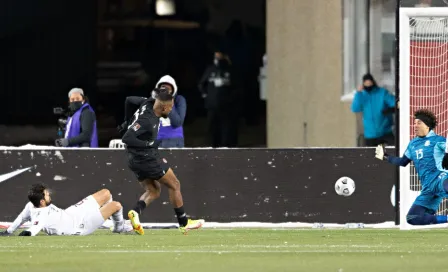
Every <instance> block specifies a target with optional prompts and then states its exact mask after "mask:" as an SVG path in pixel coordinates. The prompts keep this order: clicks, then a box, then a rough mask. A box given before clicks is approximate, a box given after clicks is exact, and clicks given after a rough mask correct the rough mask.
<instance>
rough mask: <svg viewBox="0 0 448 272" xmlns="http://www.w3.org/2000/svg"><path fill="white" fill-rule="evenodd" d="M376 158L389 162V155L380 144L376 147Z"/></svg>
mask: <svg viewBox="0 0 448 272" xmlns="http://www.w3.org/2000/svg"><path fill="white" fill-rule="evenodd" d="M375 158H377V159H378V160H387V154H386V149H385V148H384V145H382V144H380V145H378V146H377V147H376V149H375Z"/></svg>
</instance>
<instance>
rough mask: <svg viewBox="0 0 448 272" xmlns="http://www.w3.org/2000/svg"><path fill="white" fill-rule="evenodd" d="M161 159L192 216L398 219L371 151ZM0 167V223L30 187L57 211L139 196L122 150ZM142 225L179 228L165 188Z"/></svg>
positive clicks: (3, 156) (384, 170) (66, 153)
mask: <svg viewBox="0 0 448 272" xmlns="http://www.w3.org/2000/svg"><path fill="white" fill-rule="evenodd" d="M161 154H162V156H163V157H164V158H166V160H167V161H168V163H169V164H170V165H171V166H172V168H173V170H174V172H175V173H176V175H177V176H178V178H179V180H180V181H181V184H182V193H183V197H184V206H185V208H186V211H187V212H188V214H189V215H190V216H192V217H195V218H203V219H205V220H207V221H211V222H238V221H245V222H309V223H313V222H322V223H346V222H363V223H380V222H385V221H394V220H395V211H394V207H393V205H392V203H391V190H392V187H393V185H394V183H395V180H394V179H395V171H394V166H392V165H389V164H388V163H385V162H382V161H378V160H376V159H374V158H373V156H374V150H373V149H368V148H358V149H285V150H280V149H215V150H213V149H185V150H161ZM0 161H1V164H0V188H1V189H0V199H1V207H2V208H1V209H0V221H7V222H11V221H13V220H14V219H15V217H16V216H17V215H18V213H19V212H20V211H21V210H22V208H23V207H24V206H25V204H26V202H27V189H28V188H29V186H30V185H31V184H33V183H37V182H44V183H46V184H48V185H49V186H50V187H51V188H52V189H53V190H54V195H53V202H54V203H55V204H56V205H57V206H59V207H61V208H66V207H68V206H70V205H72V204H74V203H76V202H77V201H79V200H81V199H82V198H83V197H85V196H87V195H89V194H92V193H93V192H95V191H97V190H99V189H102V188H107V189H109V190H110V191H111V192H112V194H113V197H114V200H117V201H120V202H121V203H122V204H123V206H124V208H125V210H128V209H130V208H132V207H133V206H134V204H135V202H136V201H137V199H138V198H139V196H140V194H141V193H142V189H141V188H140V186H139V184H138V183H137V182H136V180H135V177H134V175H133V173H132V172H131V171H130V170H128V168H127V161H126V156H125V151H124V150H111V149H105V150H98V149H96V150H88V149H84V150H82V149H81V150H76V149H67V150H0ZM28 167H31V168H30V169H27V168H28ZM21 169H22V171H24V172H23V173H20V170H21ZM25 169H27V170H25ZM343 176H348V177H350V178H352V179H353V180H354V181H355V182H356V191H355V193H354V194H353V195H351V196H349V197H343V196H339V195H337V194H336V193H335V190H334V184H335V182H336V180H337V179H339V178H340V177H343ZM141 220H142V222H164V223H165V222H176V220H175V217H174V211H173V209H172V207H171V205H170V203H169V200H168V195H167V190H166V189H165V188H163V189H162V196H161V198H160V199H158V200H156V201H155V202H154V203H152V204H151V205H150V206H149V207H148V208H147V209H146V210H145V211H144V214H143V215H142V217H141Z"/></svg>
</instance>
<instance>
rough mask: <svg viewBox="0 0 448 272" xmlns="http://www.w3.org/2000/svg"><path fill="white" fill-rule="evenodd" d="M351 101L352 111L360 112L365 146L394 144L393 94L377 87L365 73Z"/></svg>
mask: <svg viewBox="0 0 448 272" xmlns="http://www.w3.org/2000/svg"><path fill="white" fill-rule="evenodd" d="M362 81H363V84H362V85H361V86H360V87H359V88H358V89H357V92H356V94H355V98H354V99H353V103H352V111H353V112H355V113H356V112H362V114H363V124H364V138H365V142H366V146H377V145H379V144H387V145H394V143H395V137H394V134H393V133H392V126H393V116H392V114H393V112H394V108H395V96H394V95H392V94H391V93H390V92H389V91H388V90H386V89H385V88H382V87H379V86H378V85H377V84H376V81H375V79H374V78H373V76H372V75H371V74H365V75H364V76H363V78H362Z"/></svg>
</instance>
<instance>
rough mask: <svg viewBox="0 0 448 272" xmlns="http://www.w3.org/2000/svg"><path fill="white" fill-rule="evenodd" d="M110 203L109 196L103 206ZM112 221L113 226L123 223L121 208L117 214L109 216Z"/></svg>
mask: <svg viewBox="0 0 448 272" xmlns="http://www.w3.org/2000/svg"><path fill="white" fill-rule="evenodd" d="M111 202H112V195H111V196H110V199H109V200H108V201H107V202H106V203H104V205H106V204H107V203H111ZM111 219H112V221H114V225H115V226H117V225H120V224H122V223H123V222H124V218H123V207H121V209H120V210H119V211H117V212H115V213H114V214H112V216H111Z"/></svg>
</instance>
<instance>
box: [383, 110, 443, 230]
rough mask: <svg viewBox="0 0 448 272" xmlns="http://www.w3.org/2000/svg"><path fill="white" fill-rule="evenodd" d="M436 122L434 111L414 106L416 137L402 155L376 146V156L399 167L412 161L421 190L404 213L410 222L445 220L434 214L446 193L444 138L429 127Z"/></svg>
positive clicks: (441, 216) (427, 222)
mask: <svg viewBox="0 0 448 272" xmlns="http://www.w3.org/2000/svg"><path fill="white" fill-rule="evenodd" d="M436 125H437V119H436V117H435V115H434V113H432V112H431V111H429V110H418V111H416V112H415V114H414V131H415V134H416V136H417V137H415V138H414V139H412V140H411V141H410V143H409V144H408V147H407V148H406V151H405V152H404V155H403V157H393V156H389V155H387V154H386V153H385V149H384V146H383V145H379V146H378V147H377V148H376V152H375V157H376V158H377V159H380V160H387V161H388V162H390V163H392V164H395V165H399V166H403V167H404V166H406V165H408V164H409V163H410V162H411V161H412V162H414V166H415V169H416V171H417V173H418V177H419V179H420V183H421V185H422V190H421V192H420V195H419V196H418V197H417V198H416V200H415V201H414V203H413V204H412V206H411V208H410V209H409V212H408V214H407V216H406V220H407V222H408V223H409V224H411V225H429V224H442V223H447V216H446V215H436V214H435V213H436V211H437V209H438V208H439V205H440V203H441V202H442V200H443V198H446V197H448V176H447V172H446V171H444V170H443V168H442V159H443V156H444V153H445V145H446V144H445V142H446V139H445V138H444V137H442V136H440V135H437V134H436V133H435V132H434V131H433V130H434V128H435V127H436Z"/></svg>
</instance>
